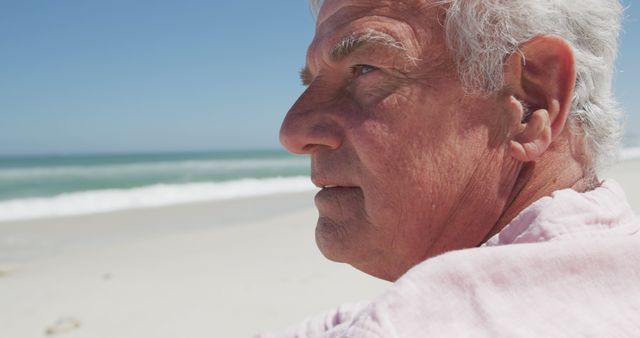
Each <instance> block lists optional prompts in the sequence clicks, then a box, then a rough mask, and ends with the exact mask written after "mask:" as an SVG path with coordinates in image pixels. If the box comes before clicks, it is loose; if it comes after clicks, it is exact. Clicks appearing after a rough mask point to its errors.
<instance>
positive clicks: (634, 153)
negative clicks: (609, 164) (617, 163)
mask: <svg viewBox="0 0 640 338" xmlns="http://www.w3.org/2000/svg"><path fill="white" fill-rule="evenodd" d="M636 158H640V147H638V148H623V149H621V150H620V159H621V160H623V161H624V160H633V159H636Z"/></svg>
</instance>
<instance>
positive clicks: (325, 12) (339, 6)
mask: <svg viewBox="0 0 640 338" xmlns="http://www.w3.org/2000/svg"><path fill="white" fill-rule="evenodd" d="M312 2H313V4H314V6H316V7H317V8H318V9H319V12H318V13H317V14H318V15H317V23H318V25H320V24H322V23H323V22H324V21H326V20H327V19H328V18H330V17H332V16H334V15H335V14H336V13H338V12H340V11H344V10H345V9H351V10H352V11H358V10H359V11H367V10H373V9H375V8H393V7H399V8H400V7H413V8H415V9H420V8H426V7H434V6H437V5H436V4H435V3H437V1H434V0H312Z"/></svg>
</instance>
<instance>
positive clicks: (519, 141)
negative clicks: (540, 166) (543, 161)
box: [510, 109, 552, 162]
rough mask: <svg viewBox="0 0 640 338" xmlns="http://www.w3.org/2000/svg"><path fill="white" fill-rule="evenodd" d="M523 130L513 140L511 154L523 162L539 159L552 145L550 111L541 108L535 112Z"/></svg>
mask: <svg viewBox="0 0 640 338" xmlns="http://www.w3.org/2000/svg"><path fill="white" fill-rule="evenodd" d="M523 127H524V128H523V129H522V131H521V132H520V133H519V134H518V135H517V136H516V137H515V139H514V140H512V141H511V144H510V147H511V156H513V158H515V159H516V160H518V161H521V162H532V161H535V160H536V159H538V158H539V157H540V156H541V155H542V154H543V153H544V152H545V151H547V148H549V145H551V140H552V137H551V125H550V120H549V112H548V111H547V110H545V109H539V110H536V111H535V112H533V113H532V114H531V116H530V118H529V119H528V121H527V122H525V123H523Z"/></svg>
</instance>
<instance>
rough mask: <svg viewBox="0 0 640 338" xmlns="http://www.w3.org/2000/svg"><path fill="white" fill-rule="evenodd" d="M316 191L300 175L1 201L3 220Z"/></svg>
mask: <svg viewBox="0 0 640 338" xmlns="http://www.w3.org/2000/svg"><path fill="white" fill-rule="evenodd" d="M315 189H316V188H315V187H314V186H313V184H312V183H311V180H310V179H309V177H304V176H296V177H277V178H265V179H241V180H234V181H228V182H211V183H188V184H156V185H151V186H146V187H140V188H132V189H109V190H96V191H86V192H73V193H66V194H61V195H58V196H54V197H46V198H25V199H14V200H7V201H1V202H0V221H15V220H26V219H36V218H50V217H61V216H75V215H85V214H93V213H102V212H110V211H117V210H127V209H139V208H152V207H161V206H168V205H177V204H185V203H193V202H203V201H214V200H225V199H232V198H240V197H251V196H261V195H269V194H275V193H292V192H303V191H313V190H315Z"/></svg>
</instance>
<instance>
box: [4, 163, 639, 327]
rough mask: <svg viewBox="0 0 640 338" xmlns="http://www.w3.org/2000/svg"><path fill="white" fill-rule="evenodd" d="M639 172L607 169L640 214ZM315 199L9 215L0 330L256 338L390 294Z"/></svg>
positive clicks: (628, 167) (635, 166)
mask: <svg viewBox="0 0 640 338" xmlns="http://www.w3.org/2000/svg"><path fill="white" fill-rule="evenodd" d="M639 173H640V160H634V161H627V162H625V163H623V164H621V165H618V166H616V167H615V168H613V169H612V170H610V171H609V172H608V174H607V176H608V177H613V178H615V179H617V180H618V181H619V182H620V183H621V184H622V185H623V187H625V190H627V193H628V195H629V199H630V201H631V203H632V205H633V207H634V209H635V210H636V211H640V180H639V179H638V174H639ZM312 197H313V193H302V194H288V195H274V196H268V197H260V198H253V199H239V200H232V201H224V202H212V203H201V204H192V205H184V206H175V207H167V208H160V209H147V210H137V211H126V212H117V213H110V214H101V215H91V216H81V217H72V218H60V219H50V220H38V221H24V222H5V223H0V337H11V338H14V337H15V338H29V337H46V336H54V337H58V336H60V337H91V338H100V337H105V338H107V337H108V338H113V337H118V338H129V337H131V338H134V337H135V338H142V337H154V338H162V337H172V338H174V337H189V338H191V337H216V338H218V337H220V338H234V337H250V336H251V335H252V334H253V333H255V332H258V331H261V330H264V329H274V328H279V327H282V326H285V325H287V324H290V323H295V322H298V321H299V320H301V319H303V318H305V317H307V316H309V315H312V314H315V313H317V312H319V311H322V310H324V309H329V308H333V307H335V306H336V305H338V304H340V303H343V302H352V301H358V300H364V299H369V298H372V297H374V296H375V295H376V294H378V293H380V292H382V290H384V288H385V287H387V286H388V284H387V283H386V282H382V281H379V280H376V279H374V278H371V277H368V276H366V275H364V274H363V273H361V272H358V271H356V270H354V269H352V268H350V267H348V266H345V265H341V264H336V263H332V262H328V261H326V260H325V259H324V258H323V257H322V256H321V255H320V254H319V252H318V250H317V249H316V247H315V243H314V239H313V238H314V236H313V231H314V230H313V228H314V224H315V218H316V212H315V209H314V207H313V202H312Z"/></svg>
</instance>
